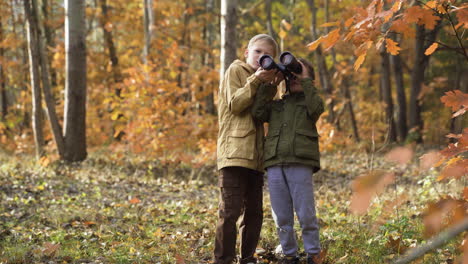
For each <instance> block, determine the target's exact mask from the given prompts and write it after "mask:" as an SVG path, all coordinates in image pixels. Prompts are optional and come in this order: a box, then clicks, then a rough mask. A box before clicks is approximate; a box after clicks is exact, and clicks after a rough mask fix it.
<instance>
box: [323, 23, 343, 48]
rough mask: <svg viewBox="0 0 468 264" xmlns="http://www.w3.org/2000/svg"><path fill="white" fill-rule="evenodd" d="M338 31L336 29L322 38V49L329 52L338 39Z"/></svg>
mask: <svg viewBox="0 0 468 264" xmlns="http://www.w3.org/2000/svg"><path fill="white" fill-rule="evenodd" d="M340 36H341V35H340V29H339V28H337V29H335V30H333V31H331V32H330V33H328V34H327V35H326V36H325V37H324V38H323V49H324V50H325V51H327V50H330V49H331V48H333V46H335V44H336V42H338V40H339V39H340Z"/></svg>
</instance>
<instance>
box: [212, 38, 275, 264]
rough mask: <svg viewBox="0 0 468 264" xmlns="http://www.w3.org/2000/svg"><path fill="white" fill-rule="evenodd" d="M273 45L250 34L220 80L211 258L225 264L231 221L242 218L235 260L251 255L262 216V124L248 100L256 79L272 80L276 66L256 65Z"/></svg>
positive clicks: (230, 257) (231, 252)
mask: <svg viewBox="0 0 468 264" xmlns="http://www.w3.org/2000/svg"><path fill="white" fill-rule="evenodd" d="M276 53H277V44H276V42H275V40H274V39H273V38H272V37H270V36H269V35H266V34H260V35H256V36H254V37H253V38H252V39H251V40H250V42H249V45H248V47H247V49H246V50H245V53H244V55H245V58H246V62H243V61H240V60H236V61H234V62H233V63H232V64H231V65H230V66H229V68H228V69H227V70H226V73H225V75H224V80H223V81H222V83H221V85H220V90H219V101H218V114H219V133H218V146H217V164H218V170H219V171H220V174H219V187H220V189H221V192H220V193H221V195H220V203H219V218H218V223H217V226H216V237H215V248H214V263H216V264H231V263H233V261H234V260H235V258H236V253H235V252H236V237H237V231H236V230H237V227H236V222H237V220H238V218H239V217H240V216H242V221H241V223H240V227H239V233H240V250H239V251H240V263H241V264H248V263H256V260H255V258H254V257H253V255H254V253H255V249H256V246H257V243H258V240H259V236H260V229H261V226H262V221H263V209H262V207H263V203H262V198H263V195H262V186H263V124H262V123H260V122H257V121H254V119H253V118H252V115H251V105H252V103H253V101H254V97H255V94H256V92H257V89H258V87H259V85H260V84H262V83H270V84H272V83H273V84H274V85H276V84H277V81H279V80H277V77H278V74H277V73H276V71H274V70H271V71H267V70H264V69H261V68H260V67H259V64H258V59H259V58H260V57H261V56H262V55H265V54H267V55H270V56H273V57H274V56H276Z"/></svg>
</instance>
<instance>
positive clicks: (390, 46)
mask: <svg viewBox="0 0 468 264" xmlns="http://www.w3.org/2000/svg"><path fill="white" fill-rule="evenodd" d="M385 43H386V44H387V51H388V53H390V54H392V55H398V53H400V50H401V48H400V47H398V42H395V41H393V40H392V39H389V38H386V39H385Z"/></svg>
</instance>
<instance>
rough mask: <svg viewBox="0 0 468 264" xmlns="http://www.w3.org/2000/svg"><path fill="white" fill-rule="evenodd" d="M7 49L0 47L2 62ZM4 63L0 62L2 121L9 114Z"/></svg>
mask: <svg viewBox="0 0 468 264" xmlns="http://www.w3.org/2000/svg"><path fill="white" fill-rule="evenodd" d="M1 41H3V25H2V21H1V20H0V42H1ZM4 56H5V50H4V48H3V47H0V62H2V61H1V60H4V58H5V57H4ZM3 65H4V64H3V63H0V106H1V108H0V121H4V120H6V115H7V114H8V102H7V97H6V79H5V71H4V70H3V68H4V67H3Z"/></svg>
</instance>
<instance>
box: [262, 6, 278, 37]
mask: <svg viewBox="0 0 468 264" xmlns="http://www.w3.org/2000/svg"><path fill="white" fill-rule="evenodd" d="M272 2H273V0H265V13H266V27H267V31H268V35H270V36H271V37H272V38H274V39H276V40H277V39H278V36H277V35H276V32H275V29H274V28H273V23H272V21H271V3H272Z"/></svg>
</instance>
